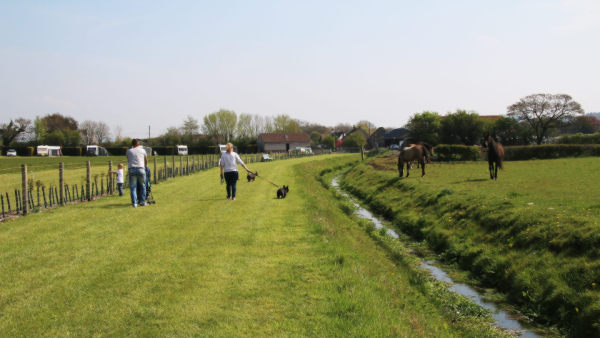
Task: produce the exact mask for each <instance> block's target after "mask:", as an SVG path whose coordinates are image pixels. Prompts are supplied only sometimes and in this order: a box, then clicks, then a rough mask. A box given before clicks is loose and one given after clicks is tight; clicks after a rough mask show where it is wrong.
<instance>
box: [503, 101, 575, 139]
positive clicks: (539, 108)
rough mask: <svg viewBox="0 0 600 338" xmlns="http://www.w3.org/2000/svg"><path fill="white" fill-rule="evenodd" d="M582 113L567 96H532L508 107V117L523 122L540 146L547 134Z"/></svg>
mask: <svg viewBox="0 0 600 338" xmlns="http://www.w3.org/2000/svg"><path fill="white" fill-rule="evenodd" d="M583 113H584V111H583V109H582V108H581V105H580V104H579V103H577V102H576V101H573V98H571V96H569V95H567V94H554V95H553V94H533V95H529V96H526V97H524V98H522V99H520V100H519V102H517V103H514V104H512V105H510V106H509V107H508V115H509V116H513V117H515V118H517V119H518V120H519V121H525V122H527V123H528V124H529V126H530V127H531V129H532V130H533V132H534V134H535V141H536V142H537V144H541V143H542V142H543V141H544V139H545V138H546V137H547V136H548V134H549V132H550V131H552V130H553V129H555V128H558V127H560V125H561V124H562V123H564V122H567V121H570V120H571V119H573V118H574V117H575V116H578V115H582V114H583Z"/></svg>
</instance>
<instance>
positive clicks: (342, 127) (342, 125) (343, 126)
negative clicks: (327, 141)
mask: <svg viewBox="0 0 600 338" xmlns="http://www.w3.org/2000/svg"><path fill="white" fill-rule="evenodd" d="M333 129H334V130H335V131H338V132H344V133H349V132H350V131H352V126H351V125H349V124H348V123H339V124H337V125H336V126H335V127H334V128H333Z"/></svg>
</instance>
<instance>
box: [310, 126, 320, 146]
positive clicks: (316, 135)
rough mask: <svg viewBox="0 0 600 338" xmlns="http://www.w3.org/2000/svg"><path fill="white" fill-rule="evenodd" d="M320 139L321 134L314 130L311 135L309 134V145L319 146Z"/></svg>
mask: <svg viewBox="0 0 600 338" xmlns="http://www.w3.org/2000/svg"><path fill="white" fill-rule="evenodd" d="M321 138H322V136H321V133H319V132H318V131H316V130H314V131H313V132H312V133H310V141H311V145H312V146H315V145H317V144H319V143H320V142H321Z"/></svg>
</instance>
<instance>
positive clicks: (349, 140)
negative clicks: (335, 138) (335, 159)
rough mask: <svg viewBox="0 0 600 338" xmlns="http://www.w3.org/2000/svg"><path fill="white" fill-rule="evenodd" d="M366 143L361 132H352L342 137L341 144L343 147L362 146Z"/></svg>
mask: <svg viewBox="0 0 600 338" xmlns="http://www.w3.org/2000/svg"><path fill="white" fill-rule="evenodd" d="M365 143H367V139H366V138H365V136H364V135H363V134H362V133H361V132H356V133H352V134H350V135H348V136H346V137H345V138H344V143H342V145H343V146H344V147H351V148H356V147H362V146H364V145H365Z"/></svg>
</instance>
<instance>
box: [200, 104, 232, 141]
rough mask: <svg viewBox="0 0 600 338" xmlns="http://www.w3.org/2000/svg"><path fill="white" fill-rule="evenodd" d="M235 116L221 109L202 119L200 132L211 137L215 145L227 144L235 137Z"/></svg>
mask: <svg viewBox="0 0 600 338" xmlns="http://www.w3.org/2000/svg"><path fill="white" fill-rule="evenodd" d="M236 125H237V115H236V113H235V112H233V111H230V110H226V109H221V110H219V111H218V112H215V113H211V114H208V115H206V116H205V117H204V124H203V125H202V130H203V131H204V133H205V134H207V135H210V136H212V137H213V138H214V139H215V140H216V141H217V143H224V142H229V141H230V140H231V139H233V137H234V136H235V134H234V133H235V128H236Z"/></svg>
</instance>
